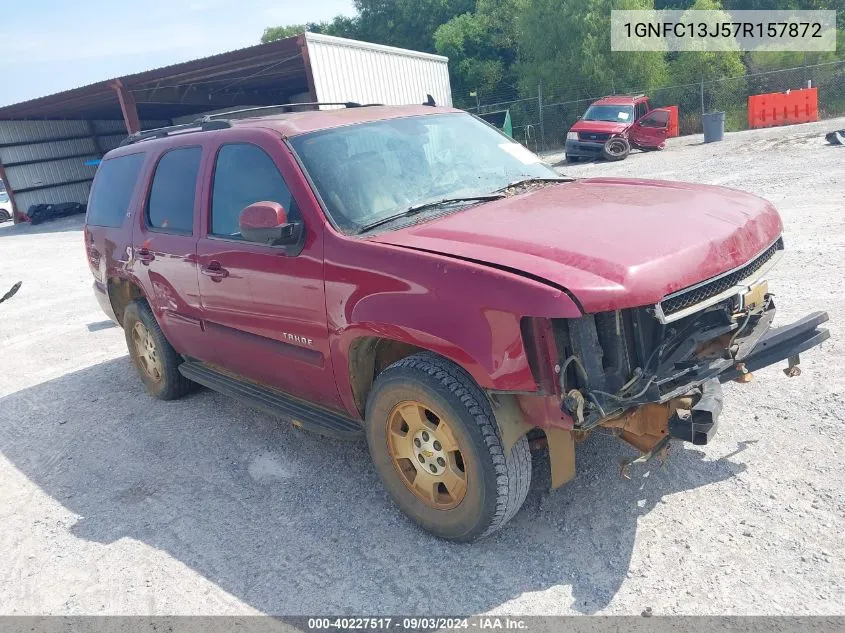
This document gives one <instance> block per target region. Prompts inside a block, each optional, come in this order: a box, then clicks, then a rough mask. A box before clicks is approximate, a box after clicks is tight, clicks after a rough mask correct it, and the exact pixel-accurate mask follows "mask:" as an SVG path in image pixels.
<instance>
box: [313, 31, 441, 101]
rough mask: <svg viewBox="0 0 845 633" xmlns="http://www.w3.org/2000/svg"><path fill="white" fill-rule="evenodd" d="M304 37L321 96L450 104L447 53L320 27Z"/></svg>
mask: <svg viewBox="0 0 845 633" xmlns="http://www.w3.org/2000/svg"><path fill="white" fill-rule="evenodd" d="M305 42H306V46H307V48H308V58H309V60H310V63H311V72H312V75H313V77H314V87H315V90H316V92H317V94H316V95H315V96H316V97H317V101H324V102H333V101H341V102H343V101H355V102H358V103H383V104H385V105H408V104H419V103H423V102H424V101H425V99H426V95H427V94H430V95H431V96H433V97H434V100H435V101H436V102H437V105H445V106H451V105H452V89H451V87H450V85H449V68H448V65H447V64H448V61H449V60H448V58H446V57H442V56H440V55H432V54H430V53H420V52H417V51H410V50H406V49H403V48H394V47H392V46H382V45H380V44H370V43H368V42H359V41H357V40H348V39H345V38H342V37H332V36H330V35H322V34H319V33H306V34H305Z"/></svg>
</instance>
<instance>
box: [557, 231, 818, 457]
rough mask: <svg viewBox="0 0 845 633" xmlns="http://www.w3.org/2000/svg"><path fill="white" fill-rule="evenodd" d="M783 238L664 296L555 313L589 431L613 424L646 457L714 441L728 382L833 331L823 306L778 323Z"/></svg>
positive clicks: (571, 404) (792, 359) (570, 389)
mask: <svg viewBox="0 0 845 633" xmlns="http://www.w3.org/2000/svg"><path fill="white" fill-rule="evenodd" d="M782 248H783V243H782V240H780V239H778V240H777V242H775V243H774V244H772V245H771V246H770V247H769V248H768V249H767V250H766V251H764V252H763V253H761V254H760V255H759V256H758V257H757V258H755V259H754V260H752V261H751V262H749V263H748V264H746V265H745V266H743V267H741V268H739V269H736V270H734V271H730V272H728V273H726V274H724V275H721V276H719V277H716V278H714V279H710V280H707V281H705V282H703V283H701V284H698V285H696V286H693V287H691V288H687V289H684V290H682V291H680V292H677V293H674V294H672V295H669V296H668V297H666V298H664V299H663V300H662V301H661V302H660V303H659V304H657V305H655V306H650V307H642V308H631V309H623V310H616V311H614V312H604V313H599V314H594V315H586V316H584V317H581V318H578V319H555V320H553V321H552V326H553V330H554V336H555V345H556V348H557V352H558V355H559V358H560V364H559V365H558V366H556V367H555V371H556V373H557V378H558V380H559V386H560V394H561V400H562V402H561V408H562V410H563V411H564V412H565V413H567V414H568V415H569V416H571V418H572V419H573V421H574V430H575V431H576V432H580V434H581V435H584V434H586V433H587V432H589V431H591V430H593V429H595V428H597V427H599V426H602V427H606V428H611V429H613V430H614V432H615V433H616V434H617V435H618V436H619V437H620V439H622V440H624V441H626V442H628V443H629V444H631V445H632V446H634V447H635V448H636V449H637V450H639V451H640V452H642V453H643V454H644V456H645V457H646V458H650V457H652V456H653V455H654V454H656V453H658V452H659V451H661V450H662V449H663V448H664V447H666V445H667V444H668V442H669V440H670V438H673V437H674V438H678V439H682V440H684V441H688V442H692V443H694V444H706V443H707V442H708V440H709V439H710V438H711V437H712V435H713V434H714V433H715V430H716V426H717V422H718V417H719V414H720V413H721V409H722V389H721V383H723V382H725V381H728V380H737V381H739V382H745V381H748V380H750V379H751V375H752V374H751V372H752V371H754V370H757V369H760V368H762V367H765V366H767V365H771V364H773V363H776V362H778V361H781V360H784V359H788V367H787V369H786V370H785V371H786V373H787V375H788V376H790V377H792V376H796V375H798V374H799V373H800V369H799V368H798V362H799V356H798V354H799V353H800V352H801V351H805V350H807V349H809V348H811V347H813V346H815V345H818V344H819V343H820V342H822V341H823V340H825V339H826V338H828V336H829V335H828V332H827V330H824V329H817V326H818V325H819V324H820V323H823V322H825V321H827V314H826V313H823V312H817V313H813V314H811V315H808V316H807V317H805V318H804V319H801V320H800V321H798V322H796V323H793V324H792V325H789V326H785V327H781V328H772V327H771V324H772V320H773V319H774V316H775V302H774V297H773V295H772V294H771V293H770V292H769V290H768V282H767V281H766V279H765V273H766V272H767V271H768V270H769V269H770V268H771V267H772V266H773V265H774V263H775V261H776V260H777V259H778V256H779V255H780V252H779V251H780V250H781V249H782Z"/></svg>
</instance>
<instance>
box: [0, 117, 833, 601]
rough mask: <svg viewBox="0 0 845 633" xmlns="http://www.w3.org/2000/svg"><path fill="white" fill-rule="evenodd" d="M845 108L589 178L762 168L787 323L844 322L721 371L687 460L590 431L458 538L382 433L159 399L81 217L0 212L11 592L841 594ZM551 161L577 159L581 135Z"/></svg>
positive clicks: (193, 597) (737, 182)
mask: <svg viewBox="0 0 845 633" xmlns="http://www.w3.org/2000/svg"><path fill="white" fill-rule="evenodd" d="M836 127H839V128H842V127H845V120H840V121H832V122H831V121H829V122H825V123H823V124H808V125H803V126H795V127H791V128H786V129H773V130H765V131H757V132H744V133H738V134H732V135H729V136H728V138H727V139H726V141H725V142H723V143H721V144H713V145H703V144H701V138H700V137H690V138H684V139H681V140H676V141H675V142H672V143H670V145H669V147H668V148H667V149H666V150H665V151H663V152H654V153H649V154H639V153H635V154H632V155H631V156H630V157H629V159H628V160H626V161H624V162H622V163H617V164H607V163H595V164H580V165H574V166H566V165H563V166H561V168H562V169H563V170H564V171H565V172H566V173H570V174H573V175H577V176H596V175H624V176H640V177H650V178H666V179H675V180H694V181H699V182H707V183H714V184H720V185H727V186H730V187H738V188H741V189H747V190H750V191H752V192H754V193H757V194H760V195H762V196H765V197H767V198H769V199H770V200H772V201H773V202H774V203H775V204H776V205H777V206H778V207H779V208H780V210H781V212H782V214H783V218H784V223H785V226H786V229H785V240H786V245H787V249H788V250H787V255H786V257H785V258H784V260H783V261H782V262H781V264H780V265H779V267H778V269H776V274H775V276H774V278H773V282H772V285H773V290H774V292H775V293H776V295H777V298H778V304H779V309H780V312H779V315H778V318H777V320H776V324H777V323H785V322H787V321H789V320H792V319H795V318H797V317H799V316H801V315H803V314H804V313H806V312H808V311H810V310H815V309H820V308H823V309H826V310H828V311H829V312H830V315H831V324H830V329H831V332H832V337H833V338H832V340H831V341H830V342H828V343H826V344H825V346H824V347H823V349H822V350H821V351H814V352H811V353H808V354H806V355H805V358H804V362H803V365H802V366H803V368H804V373H803V375H802V376H801V377H800V378H794V379H787V378H786V377H785V376H784V375H783V374H782V373H781V371H780V369H779V368H769V369H768V370H766V371H762V372H759V373H758V374H757V376H756V380H755V381H754V382H752V383H751V384H749V385H737V384H730V385H728V386H727V388H726V401H727V407H726V409H727V410H726V412H725V414H724V415H723V418H722V425H721V429H720V433H719V434H718V435H717V437H716V439H715V441H714V442H713V443H712V444H710V445H709V446H707V447H705V448H703V449H702V448H697V447H692V446H682V445H677V446H676V447H675V448H674V450H673V454H672V456H671V459H670V460H669V462H668V464H667V466H666V467H665V468H663V469H661V468H659V467H656V466H655V467H640V468H639V469H635V470H634V471H633V479H632V480H631V481H626V480H623V479H622V478H621V477H620V476H619V470H618V463H619V460H620V459H621V458H623V457H624V456H629V455H630V452H629V451H628V450H627V449H626V448H624V447H622V446H620V445H618V444H617V443H616V441H615V440H613V439H612V438H610V437H607V436H603V435H594V436H592V437H591V438H590V439H589V440H588V441H587V442H585V443H584V444H583V445H581V446H579V448H578V452H577V458H578V462H579V475H578V477H577V479H576V481H574V482H573V483H572V484H570V485H569V486H568V487H566V488H565V489H562V490H560V491H558V492H556V493H553V494H541V493H539V492H535V493H532V495H531V496H530V497H529V499H528V501H527V503H526V505H525V507H524V508H523V510H522V512H521V513H520V514H519V515H518V516H517V517H516V518H515V519H514V520H513V522H512V523H511V524H510V525H509V526H508V528H506V529H505V530H503V531H502V532H501V533H500V534H499V535H497V536H495V537H493V538H490V539H488V540H486V541H484V542H482V543H479V544H476V545H471V546H468V545H455V544H450V543H445V542H441V541H438V540H436V539H434V538H432V537H429V536H428V535H426V534H424V533H422V532H421V531H419V530H417V529H416V528H415V527H414V526H413V525H412V524H411V523H410V522H409V521H407V520H406V519H405V518H404V517H403V516H402V515H401V514H400V513H399V512H398V511H397V510H396V509H395V508H394V507H393V506H392V505H391V503H390V502H389V500H388V498H387V496H386V494H385V493H384V492H383V491H382V489H381V487H380V485H379V483H378V481H377V479H376V474H375V472H374V470H373V468H372V467H371V465H370V463H369V461H368V458H367V453H366V447H365V445H364V444H363V443H361V444H342V443H338V442H333V441H326V440H322V439H319V438H317V437H315V436H311V435H308V434H305V433H302V432H299V431H295V430H294V429H292V428H290V427H287V426H285V425H283V424H280V423H278V422H277V421H275V420H274V419H272V418H270V417H267V416H265V415H262V414H260V413H256V412H254V411H251V410H244V409H243V408H241V407H239V406H238V405H236V404H235V403H234V402H233V401H231V400H229V399H227V398H225V397H223V396H220V395H217V394H215V393H212V392H210V391H201V392H199V393H196V394H194V395H192V396H190V397H188V398H186V399H184V400H181V401H178V402H172V403H163V402H158V401H155V400H152V399H151V398H149V397H147V396H146V395H145V394H144V393H143V392H142V389H141V383H140V381H139V380H138V379H137V378H136V376H135V374H134V372H133V370H132V368H131V367H130V365H129V361H128V360H127V356H126V352H125V346H124V341H123V335H122V332H121V331H120V330H118V329H117V328H115V327H110V324H109V323H107V322H104V318H105V317H104V316H103V315H102V314H101V313H100V311H99V309H98V307H97V305H96V303H95V301H94V298H93V296H92V294H91V290H90V282H91V281H90V277H89V273H88V270H87V268H86V265H85V261H84V258H83V257H84V256H83V248H82V239H81V234H80V231H79V229H80V225H81V221H80V220H79V219H70V220H64V221H60V222H56V223H52V224H48V225H42V226H39V227H12V226H9V225H5V226H3V227H2V228H0V261H2V272H0V282H2V284H3V285H6V286H8V285H11V283H12V282H13V281H16V280H18V279H22V280H23V282H24V285H23V288H22V290H21V292H20V293H19V294H18V296H16V297H15V298H14V299H13V300H12V301H11V302H9V303H8V304H4V305H3V306H0V313H2V317H3V321H2V322H3V324H4V326H5V327H3V328H2V330H0V344H2V350H3V351H2V359H0V453H1V454H0V482H2V485H0V560H2V561H3V564H2V565H0V613H6V614H9V613H18V614H23V613H54V614H82V613H86V614H116V613H121V614H135V613H138V614H154V613H155V614H174V613H180V614H181V613H185V614H188V613H207V614H224V613H227V614H236V613H237V614H247V613H255V612H269V613H277V614H305V615H309V614H310V615H314V614H321V613H327V612H328V613H358V614H377V613H378V614H409V613H416V614H428V615H431V614H438V613H441V614H442V613H446V612H451V613H464V614H475V613H483V612H496V613H517V614H569V613H610V614H639V613H640V612H641V611H642V610H643V609H644V608H645V607H648V606H650V607H651V608H652V609H653V612H654V613H655V614H677V613H685V614H702V613H712V614H719V613H732V614H784V613H792V614H843V613H845V519H844V518H843V517H845V468H843V461H845V440H843V430H845V429H843V422H845V413H843V407H845V343H843V340H845V326H843V323H845V298H844V297H843V293H842V285H843V270H845V204H843V203H845V148H834V147H829V146H826V145H825V143H824V141H823V139H822V135H821V132H822V131H824V130H829V129H834V128H836ZM551 159H552V160H553V161H554V160H560V156H552V157H551Z"/></svg>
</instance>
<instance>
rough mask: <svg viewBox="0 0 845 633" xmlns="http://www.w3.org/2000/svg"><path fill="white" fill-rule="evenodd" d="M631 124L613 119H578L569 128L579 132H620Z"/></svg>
mask: <svg viewBox="0 0 845 633" xmlns="http://www.w3.org/2000/svg"><path fill="white" fill-rule="evenodd" d="M630 126H631V124H630V123H616V122H614V121H583V120H581V121H578V122H576V123H575V125H573V126H572V128H571V129H570V131H571V132H578V133H579V134H590V133H591V132H592V133H596V132H597V133H600V134H621V133H622V132H624V131H625V130H627V129H628V128H629V127H630Z"/></svg>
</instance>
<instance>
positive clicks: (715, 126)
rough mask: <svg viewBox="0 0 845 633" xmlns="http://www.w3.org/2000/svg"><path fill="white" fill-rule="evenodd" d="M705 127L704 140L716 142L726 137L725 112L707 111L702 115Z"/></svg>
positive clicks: (702, 122)
mask: <svg viewBox="0 0 845 633" xmlns="http://www.w3.org/2000/svg"><path fill="white" fill-rule="evenodd" d="M701 124H702V126H703V127H704V142H705V143H715V142H716V141H721V140H722V139H724V138H725V113H724V112H705V113H704V114H702V115H701Z"/></svg>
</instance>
